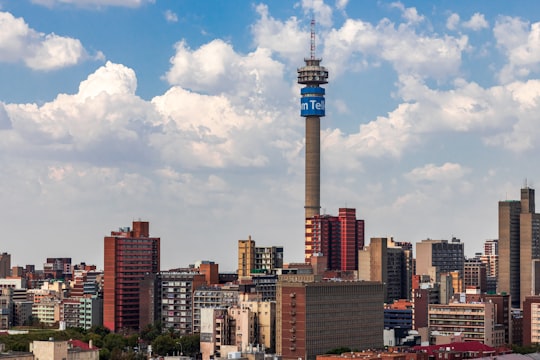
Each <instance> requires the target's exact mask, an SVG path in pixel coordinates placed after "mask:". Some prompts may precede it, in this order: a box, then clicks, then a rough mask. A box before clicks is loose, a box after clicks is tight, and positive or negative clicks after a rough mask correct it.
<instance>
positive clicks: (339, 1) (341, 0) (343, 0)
mask: <svg viewBox="0 0 540 360" xmlns="http://www.w3.org/2000/svg"><path fill="white" fill-rule="evenodd" d="M348 4H349V0H336V8H338V9H339V10H344V9H345V8H346V7H347V5H348Z"/></svg>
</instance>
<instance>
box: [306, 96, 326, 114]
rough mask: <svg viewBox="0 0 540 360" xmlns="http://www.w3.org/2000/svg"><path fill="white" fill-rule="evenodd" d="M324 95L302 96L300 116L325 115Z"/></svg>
mask: <svg viewBox="0 0 540 360" xmlns="http://www.w3.org/2000/svg"><path fill="white" fill-rule="evenodd" d="M324 110H325V109H324V97H322V96H305V97H302V98H300V116H324Z"/></svg>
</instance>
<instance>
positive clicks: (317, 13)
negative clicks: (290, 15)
mask: <svg viewBox="0 0 540 360" xmlns="http://www.w3.org/2000/svg"><path fill="white" fill-rule="evenodd" d="M339 5H340V4H338V6H339ZM302 8H303V9H304V13H305V14H306V15H309V16H312V17H314V18H315V19H317V24H320V25H322V26H324V27H330V26H332V8H331V7H330V6H328V5H326V4H325V3H324V0H302Z"/></svg>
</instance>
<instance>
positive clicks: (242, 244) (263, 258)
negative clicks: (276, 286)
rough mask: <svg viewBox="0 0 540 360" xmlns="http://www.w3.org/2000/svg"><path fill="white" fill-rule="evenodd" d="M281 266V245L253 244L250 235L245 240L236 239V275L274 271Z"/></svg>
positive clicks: (246, 275)
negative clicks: (262, 245)
mask: <svg viewBox="0 0 540 360" xmlns="http://www.w3.org/2000/svg"><path fill="white" fill-rule="evenodd" d="M282 267H283V246H266V247H261V246H255V240H252V239H251V235H250V236H249V237H248V239H247V240H238V277H239V278H242V277H249V276H252V274H253V273H265V274H272V273H275V270H276V269H281V268H282Z"/></svg>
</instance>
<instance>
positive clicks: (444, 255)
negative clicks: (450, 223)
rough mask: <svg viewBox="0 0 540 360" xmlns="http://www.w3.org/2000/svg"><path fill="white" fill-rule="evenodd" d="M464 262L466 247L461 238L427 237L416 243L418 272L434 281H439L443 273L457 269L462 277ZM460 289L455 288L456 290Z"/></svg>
mask: <svg viewBox="0 0 540 360" xmlns="http://www.w3.org/2000/svg"><path fill="white" fill-rule="evenodd" d="M464 262H465V252H464V247H463V243H462V242H460V240H459V239H456V238H452V240H451V241H448V240H431V239H427V240H422V241H421V242H418V243H416V274H417V275H429V276H430V281H432V282H439V281H440V280H441V274H442V273H450V272H454V271H457V272H459V275H460V276H461V277H462V276H463V270H464V269H463V266H464ZM459 291H460V289H456V288H454V292H459Z"/></svg>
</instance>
